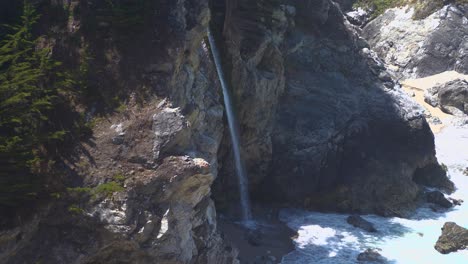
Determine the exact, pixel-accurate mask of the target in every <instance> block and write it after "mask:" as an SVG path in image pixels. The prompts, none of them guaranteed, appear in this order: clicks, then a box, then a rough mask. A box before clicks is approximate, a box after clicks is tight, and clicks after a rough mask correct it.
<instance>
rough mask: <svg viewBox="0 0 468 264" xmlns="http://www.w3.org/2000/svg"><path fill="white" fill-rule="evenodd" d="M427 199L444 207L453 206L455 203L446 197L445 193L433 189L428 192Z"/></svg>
mask: <svg viewBox="0 0 468 264" xmlns="http://www.w3.org/2000/svg"><path fill="white" fill-rule="evenodd" d="M426 199H427V201H428V202H430V203H433V204H436V205H439V206H441V207H444V208H451V207H453V204H452V203H451V202H450V201H449V200H448V199H447V198H445V196H444V194H443V193H441V192H439V191H432V192H428V193H426Z"/></svg>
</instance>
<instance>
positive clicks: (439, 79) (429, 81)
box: [401, 71, 468, 133]
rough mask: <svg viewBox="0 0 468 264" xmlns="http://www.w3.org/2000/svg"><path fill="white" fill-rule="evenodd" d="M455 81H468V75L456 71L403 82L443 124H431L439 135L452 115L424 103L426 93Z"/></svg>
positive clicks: (418, 101)
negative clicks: (440, 85)
mask: <svg viewBox="0 0 468 264" xmlns="http://www.w3.org/2000/svg"><path fill="white" fill-rule="evenodd" d="M455 79H465V80H468V75H464V74H461V73H458V72H456V71H446V72H443V73H439V74H435V75H432V76H429V77H425V78H419V79H407V80H405V81H402V82H401V84H402V85H403V89H404V90H405V91H406V92H407V93H408V94H410V95H413V93H414V97H413V98H414V99H415V100H416V102H417V103H419V104H420V105H421V106H423V107H424V108H425V109H426V110H427V111H428V112H429V113H430V114H431V115H432V116H433V117H438V118H439V119H440V121H442V124H431V123H429V125H430V127H431V129H432V132H433V133H439V132H440V131H441V130H442V129H443V128H444V127H445V126H446V125H447V123H448V122H449V120H450V118H451V117H452V115H450V114H447V113H444V112H443V111H442V110H441V109H440V108H438V107H433V106H431V105H429V104H428V103H426V102H425V101H424V92H425V91H426V90H427V89H429V88H431V87H433V86H435V85H437V84H441V83H445V82H448V81H452V80H455Z"/></svg>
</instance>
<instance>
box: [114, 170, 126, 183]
mask: <svg viewBox="0 0 468 264" xmlns="http://www.w3.org/2000/svg"><path fill="white" fill-rule="evenodd" d="M125 179H126V177H125V175H123V174H122V173H121V172H119V173H117V174H115V175H114V180H115V181H117V182H121V183H122V182H124V181H125Z"/></svg>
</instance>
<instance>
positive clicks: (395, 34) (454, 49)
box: [362, 4, 468, 79]
mask: <svg viewBox="0 0 468 264" xmlns="http://www.w3.org/2000/svg"><path fill="white" fill-rule="evenodd" d="M414 16H415V8H413V7H408V6H407V7H401V8H393V9H389V10H387V11H386V12H385V13H384V14H382V15H380V16H378V17H377V18H375V19H374V20H372V21H371V22H370V23H369V24H367V25H366V26H365V27H364V29H363V31H362V33H363V36H364V38H365V39H367V40H368V41H369V44H370V45H371V47H372V49H374V50H375V51H376V52H377V53H378V54H379V56H380V57H381V58H382V59H383V60H384V61H385V63H386V64H387V65H388V67H389V68H390V69H391V70H393V71H395V72H396V74H397V75H398V77H399V78H404V79H406V78H421V77H426V76H430V75H434V74H437V73H441V72H444V71H448V70H455V71H458V72H460V73H468V27H466V24H467V23H468V22H467V21H468V8H467V5H466V4H465V5H461V4H458V5H454V4H452V5H447V6H444V7H443V8H441V9H439V10H437V11H435V12H433V13H432V14H431V15H429V16H428V17H426V18H424V19H419V20H417V19H414Z"/></svg>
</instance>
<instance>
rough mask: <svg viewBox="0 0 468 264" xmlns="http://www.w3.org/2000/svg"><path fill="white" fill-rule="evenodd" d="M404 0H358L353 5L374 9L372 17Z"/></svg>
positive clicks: (398, 4)
mask: <svg viewBox="0 0 468 264" xmlns="http://www.w3.org/2000/svg"><path fill="white" fill-rule="evenodd" d="M404 3H405V0H358V1H357V2H356V3H355V4H354V7H361V8H363V9H368V10H374V11H373V13H372V18H375V17H377V16H379V15H381V14H383V13H384V12H385V11H386V10H387V9H390V8H393V7H397V6H401V5H403V4H404Z"/></svg>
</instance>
